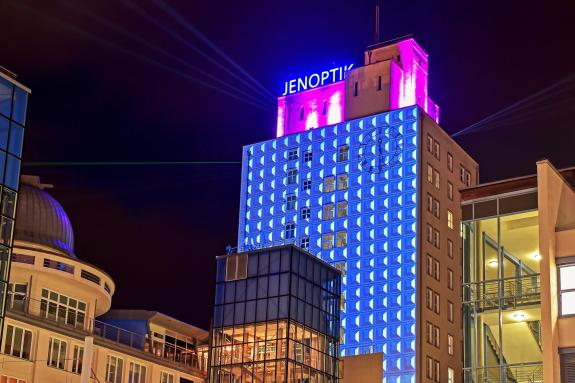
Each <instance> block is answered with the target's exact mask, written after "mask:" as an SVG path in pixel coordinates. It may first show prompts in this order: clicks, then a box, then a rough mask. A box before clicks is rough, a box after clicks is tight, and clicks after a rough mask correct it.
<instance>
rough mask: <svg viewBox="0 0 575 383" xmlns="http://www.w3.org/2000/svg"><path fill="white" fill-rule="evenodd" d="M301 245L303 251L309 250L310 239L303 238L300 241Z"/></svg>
mask: <svg viewBox="0 0 575 383" xmlns="http://www.w3.org/2000/svg"><path fill="white" fill-rule="evenodd" d="M299 245H300V247H301V248H302V249H305V250H307V249H309V237H307V236H306V237H301V239H300V241H299Z"/></svg>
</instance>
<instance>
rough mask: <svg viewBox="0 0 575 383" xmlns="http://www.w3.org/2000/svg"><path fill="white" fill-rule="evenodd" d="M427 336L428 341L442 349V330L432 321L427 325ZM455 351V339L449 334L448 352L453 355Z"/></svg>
mask: <svg viewBox="0 0 575 383" xmlns="http://www.w3.org/2000/svg"><path fill="white" fill-rule="evenodd" d="M425 338H426V340H427V343H428V344H430V345H432V346H434V347H436V348H438V349H441V330H440V328H439V327H437V326H435V325H434V324H433V323H431V322H427V323H426V325H425ZM453 353H454V340H453V335H451V334H447V354H448V355H451V356H453Z"/></svg>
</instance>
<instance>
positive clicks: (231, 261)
mask: <svg viewBox="0 0 575 383" xmlns="http://www.w3.org/2000/svg"><path fill="white" fill-rule="evenodd" d="M247 276H248V256H247V254H236V255H229V256H228V257H227V258H226V281H235V280H238V279H246V278H247Z"/></svg>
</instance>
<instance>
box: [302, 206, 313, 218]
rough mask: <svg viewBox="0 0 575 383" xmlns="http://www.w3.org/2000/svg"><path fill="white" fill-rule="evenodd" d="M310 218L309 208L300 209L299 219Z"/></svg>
mask: <svg viewBox="0 0 575 383" xmlns="http://www.w3.org/2000/svg"><path fill="white" fill-rule="evenodd" d="M310 216H311V209H310V208H309V206H304V207H302V208H301V214H300V217H301V219H309V217H310Z"/></svg>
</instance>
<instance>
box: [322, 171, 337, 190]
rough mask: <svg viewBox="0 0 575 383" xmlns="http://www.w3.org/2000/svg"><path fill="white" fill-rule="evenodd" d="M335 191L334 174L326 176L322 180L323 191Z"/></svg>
mask: <svg viewBox="0 0 575 383" xmlns="http://www.w3.org/2000/svg"><path fill="white" fill-rule="evenodd" d="M334 191H335V176H333V175H331V176H327V177H325V178H324V180H323V192H324V193H331V192H334Z"/></svg>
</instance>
